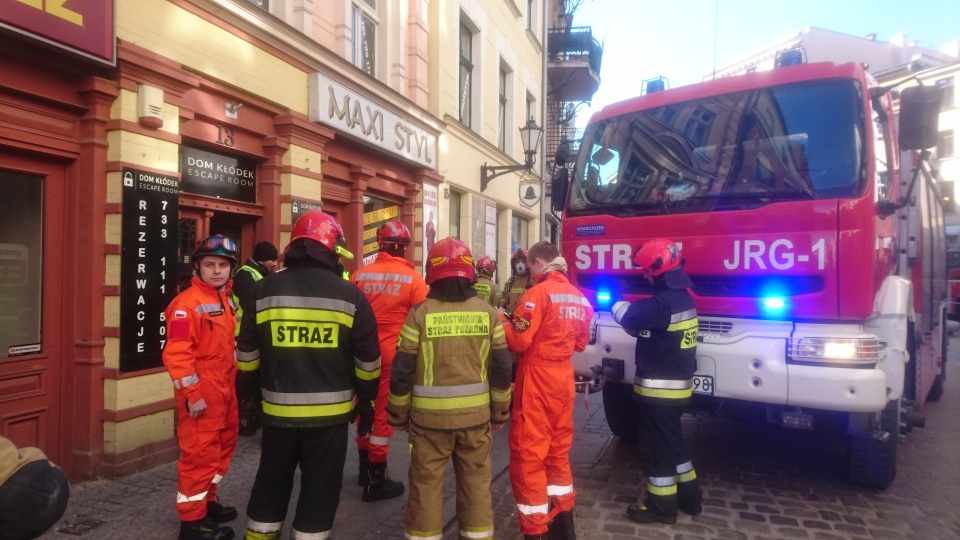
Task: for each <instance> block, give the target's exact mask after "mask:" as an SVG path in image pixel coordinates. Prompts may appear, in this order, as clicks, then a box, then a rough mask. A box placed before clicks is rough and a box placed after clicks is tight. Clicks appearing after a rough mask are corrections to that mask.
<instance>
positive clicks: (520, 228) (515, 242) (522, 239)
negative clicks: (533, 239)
mask: <svg viewBox="0 0 960 540" xmlns="http://www.w3.org/2000/svg"><path fill="white" fill-rule="evenodd" d="M529 233H530V222H529V221H527V220H526V219H523V218H522V217H520V216H516V215H515V216H513V236H512V237H511V238H510V240H511V243H512V245H511V246H510V253H513V252H515V251H516V250H517V248H523V249H530V246H528V245H527V240H528V239H529V238H530V236H529Z"/></svg>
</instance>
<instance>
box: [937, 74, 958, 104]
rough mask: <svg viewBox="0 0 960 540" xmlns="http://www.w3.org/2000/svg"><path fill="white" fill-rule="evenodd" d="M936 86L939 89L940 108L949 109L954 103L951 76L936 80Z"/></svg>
mask: <svg viewBox="0 0 960 540" xmlns="http://www.w3.org/2000/svg"><path fill="white" fill-rule="evenodd" d="M937 88H939V89H940V109H949V108H950V107H953V104H954V93H955V92H956V91H955V90H954V88H955V87H954V85H953V77H947V78H945V79H938V80H937Z"/></svg>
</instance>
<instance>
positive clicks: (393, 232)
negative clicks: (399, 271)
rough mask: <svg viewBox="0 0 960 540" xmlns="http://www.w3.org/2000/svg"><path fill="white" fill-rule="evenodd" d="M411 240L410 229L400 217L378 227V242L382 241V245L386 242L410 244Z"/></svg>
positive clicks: (402, 244)
mask: <svg viewBox="0 0 960 540" xmlns="http://www.w3.org/2000/svg"><path fill="white" fill-rule="evenodd" d="M410 241H411V237H410V229H408V228H407V226H406V225H404V224H403V222H402V221H400V220H399V219H391V220H390V221H388V222H386V223H384V224H383V225H381V226H380V228H379V229H377V242H379V243H380V247H383V245H384V244H400V245H401V246H409V245H410Z"/></svg>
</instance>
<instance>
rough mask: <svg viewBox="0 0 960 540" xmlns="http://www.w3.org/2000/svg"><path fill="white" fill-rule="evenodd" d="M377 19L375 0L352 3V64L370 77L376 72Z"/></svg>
mask: <svg viewBox="0 0 960 540" xmlns="http://www.w3.org/2000/svg"><path fill="white" fill-rule="evenodd" d="M377 20H378V17H377V5H376V0H363V1H361V2H355V3H354V4H353V21H352V23H353V65H355V66H357V67H358V68H360V69H362V70H363V72H364V73H366V74H367V75H370V76H371V77H376V73H377V62H376V60H377V54H376V51H377Z"/></svg>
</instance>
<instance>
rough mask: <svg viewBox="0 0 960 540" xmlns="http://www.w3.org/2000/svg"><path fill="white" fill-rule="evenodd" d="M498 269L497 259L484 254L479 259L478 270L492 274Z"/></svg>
mask: <svg viewBox="0 0 960 540" xmlns="http://www.w3.org/2000/svg"><path fill="white" fill-rule="evenodd" d="M496 270H497V261H495V260H493V259H491V258H490V257H488V256H486V255H484V256H483V257H480V259H478V260H477V272H480V273H481V274H486V275H488V276H492V275H493V273H494V272H495V271H496Z"/></svg>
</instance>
